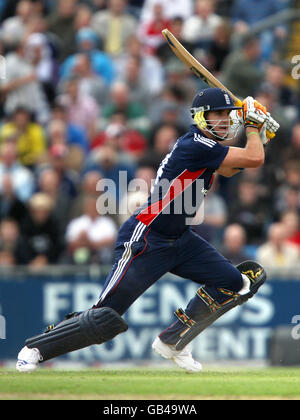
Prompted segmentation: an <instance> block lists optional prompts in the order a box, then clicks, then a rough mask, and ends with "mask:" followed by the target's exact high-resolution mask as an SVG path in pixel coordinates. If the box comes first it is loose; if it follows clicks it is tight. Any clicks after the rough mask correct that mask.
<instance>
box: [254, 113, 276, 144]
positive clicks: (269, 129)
mask: <svg viewBox="0 0 300 420" xmlns="http://www.w3.org/2000/svg"><path fill="white" fill-rule="evenodd" d="M279 127H280V125H279V124H278V122H277V121H275V120H274V118H272V117H271V114H270V113H269V112H267V118H266V120H265V122H264V123H263V125H262V127H261V129H260V131H259V134H260V138H261V141H262V144H267V143H269V141H270V140H271V139H272V138H273V137H275V134H276V132H277V131H278V129H279Z"/></svg>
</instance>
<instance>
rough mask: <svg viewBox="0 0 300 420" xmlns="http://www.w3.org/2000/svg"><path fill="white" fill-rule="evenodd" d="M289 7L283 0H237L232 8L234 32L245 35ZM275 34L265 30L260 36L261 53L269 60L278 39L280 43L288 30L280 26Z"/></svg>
mask: <svg viewBox="0 0 300 420" xmlns="http://www.w3.org/2000/svg"><path fill="white" fill-rule="evenodd" d="M287 5H288V2H286V1H282V0H262V1H259V0H250V1H248V0H236V1H235V3H234V4H233V6H232V21H233V24H234V31H235V32H236V33H238V34H245V33H247V32H248V31H249V30H250V29H251V27H253V26H254V25H256V24H257V23H258V22H261V21H262V20H264V19H266V18H268V17H270V16H272V15H274V14H276V13H277V12H279V11H280V10H282V9H283V8H284V7H287ZM274 32H275V33H274V34H273V33H272V31H270V30H265V31H263V32H262V34H261V36H260V39H261V45H262V49H261V52H262V53H263V56H264V58H265V59H267V60H270V59H271V57H272V52H273V49H274V45H275V42H276V38H277V41H278V40H280V39H281V38H282V37H285V36H286V29H285V28H284V26H282V25H278V26H277V27H276V28H275V31H274ZM274 35H275V37H274Z"/></svg>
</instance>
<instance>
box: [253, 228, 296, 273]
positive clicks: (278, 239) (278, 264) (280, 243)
mask: <svg viewBox="0 0 300 420" xmlns="http://www.w3.org/2000/svg"><path fill="white" fill-rule="evenodd" d="M286 239H287V232H286V227H285V225H284V224H282V223H274V224H273V225H271V226H270V228H269V232H268V241H267V242H266V243H265V244H263V245H262V246H260V247H259V248H258V251H257V260H258V262H259V263H260V264H261V265H262V266H263V267H265V268H267V269H268V268H272V269H276V268H291V267H292V266H293V265H295V264H297V263H298V262H299V258H300V255H299V250H298V249H297V246H295V245H293V244H290V243H288V242H287V241H286Z"/></svg>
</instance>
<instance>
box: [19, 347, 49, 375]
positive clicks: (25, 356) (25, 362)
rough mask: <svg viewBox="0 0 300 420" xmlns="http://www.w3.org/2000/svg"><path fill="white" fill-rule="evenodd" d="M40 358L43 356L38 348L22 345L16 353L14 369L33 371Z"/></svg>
mask: <svg viewBox="0 0 300 420" xmlns="http://www.w3.org/2000/svg"><path fill="white" fill-rule="evenodd" d="M42 360H43V358H42V356H41V353H40V352H39V350H38V349H30V348H28V347H23V348H22V350H21V351H20V353H19V354H18V361H17V364H16V369H17V370H18V371H19V372H33V371H34V370H35V369H36V368H37V367H38V364H39V362H41V361H42Z"/></svg>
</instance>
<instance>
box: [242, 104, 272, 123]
mask: <svg viewBox="0 0 300 420" xmlns="http://www.w3.org/2000/svg"><path fill="white" fill-rule="evenodd" d="M242 112H243V121H244V127H245V128H246V127H253V128H257V129H260V128H261V127H262V125H263V124H264V122H265V120H266V118H267V109H266V107H264V106H263V105H261V104H260V103H259V102H257V101H256V100H255V99H253V98H252V96H248V97H247V98H246V99H245V100H244V101H243V106H242Z"/></svg>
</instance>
